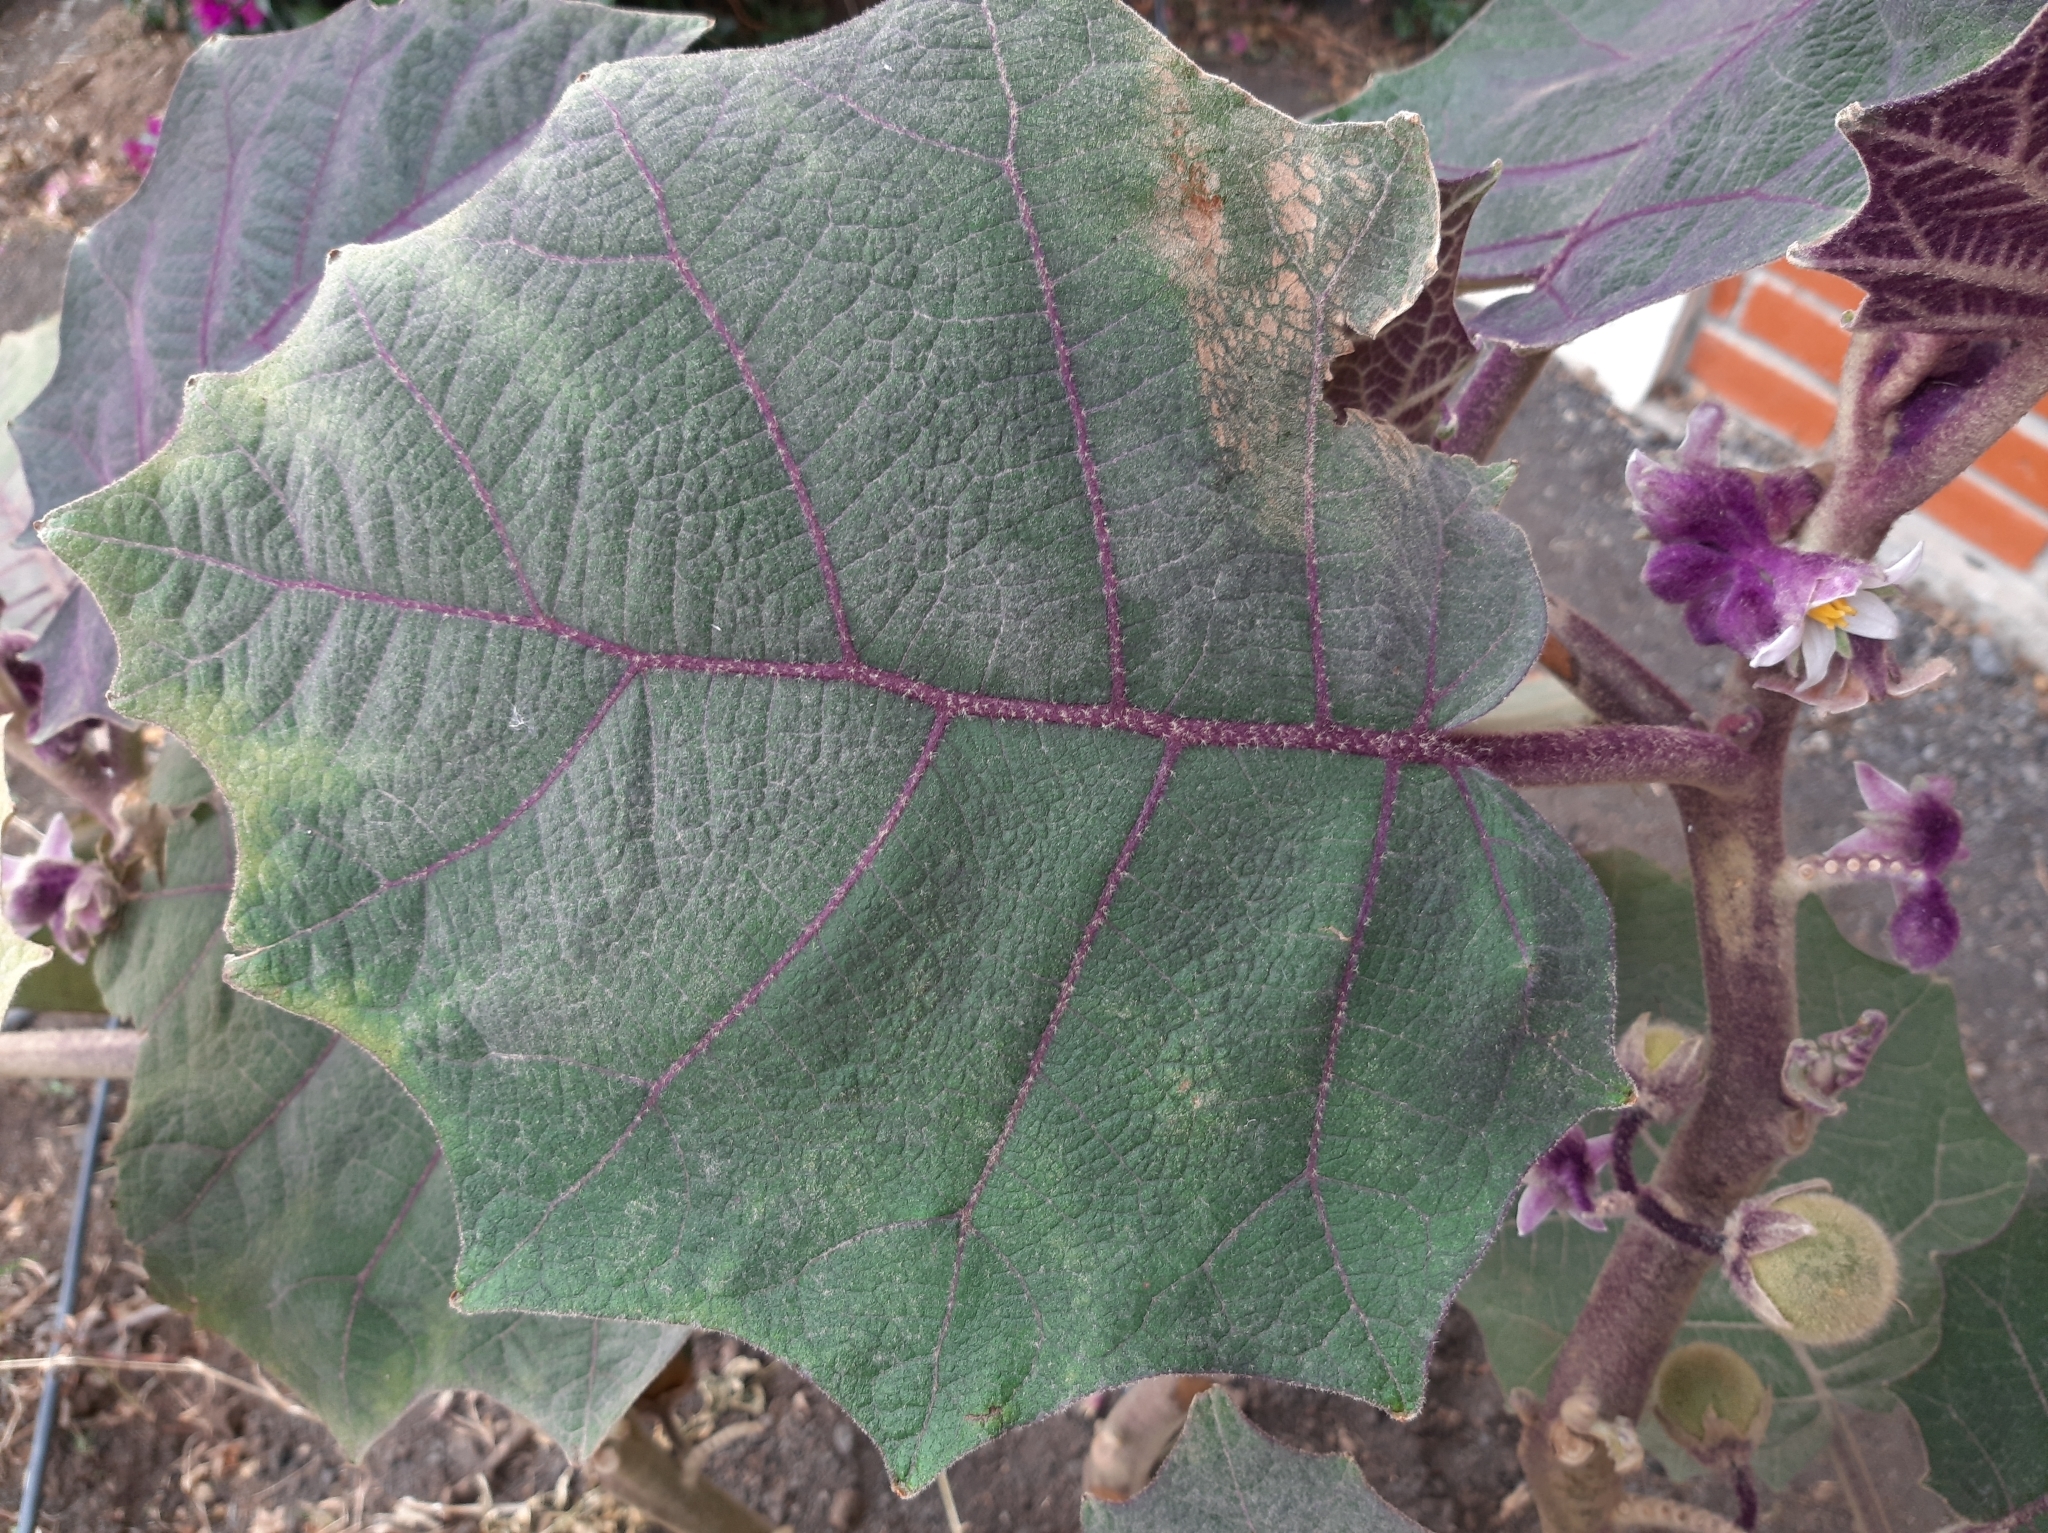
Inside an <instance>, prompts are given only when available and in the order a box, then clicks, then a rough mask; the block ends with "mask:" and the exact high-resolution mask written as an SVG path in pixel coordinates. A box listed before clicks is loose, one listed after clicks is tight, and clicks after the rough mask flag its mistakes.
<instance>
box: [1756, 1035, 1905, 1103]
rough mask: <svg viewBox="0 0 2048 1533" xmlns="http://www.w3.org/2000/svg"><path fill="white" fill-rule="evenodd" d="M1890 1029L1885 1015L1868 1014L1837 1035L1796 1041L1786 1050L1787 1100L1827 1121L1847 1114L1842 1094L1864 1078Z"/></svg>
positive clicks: (1782, 1074) (1785, 1086)
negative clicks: (1843, 1113) (1841, 1114)
mask: <svg viewBox="0 0 2048 1533" xmlns="http://www.w3.org/2000/svg"><path fill="white" fill-rule="evenodd" d="M1890 1028H1891V1022H1890V1019H1888V1018H1887V1017H1886V1016H1885V1014H1884V1013H1883V1012H1881V1011H1866V1012H1864V1013H1863V1015H1862V1016H1860V1017H1858V1018H1857V1019H1856V1020H1855V1021H1854V1022H1851V1023H1850V1024H1849V1025H1848V1026H1847V1027H1844V1028H1841V1029H1839V1030H1837V1031H1835V1032H1832V1033H1822V1034H1821V1035H1820V1036H1819V1037H1818V1038H1794V1039H1793V1040H1792V1042H1791V1043H1790V1044H1789V1045H1788V1046H1787V1047H1786V1049H1785V1068H1784V1070H1783V1072H1782V1073H1781V1076H1780V1080H1781V1083H1782V1085H1783V1088H1784V1092H1785V1100H1786V1101H1788V1102H1791V1103H1792V1104H1794V1105H1795V1106H1798V1107H1803V1108H1805V1109H1806V1110H1807V1111H1808V1112H1810V1113H1818V1114H1819V1115H1820V1116H1822V1117H1824V1118H1832V1117H1834V1116H1835V1115H1836V1114H1837V1113H1841V1112H1845V1111H1847V1109H1846V1108H1844V1107H1843V1105H1842V1103H1841V1101H1840V1100H1839V1098H1840V1097H1841V1094H1842V1093H1843V1092H1845V1091H1847V1090H1848V1089H1849V1088H1850V1087H1851V1086H1854V1085H1855V1084H1856V1083H1857V1082H1858V1081H1860V1080H1862V1079H1863V1075H1864V1072H1865V1071H1866V1070H1868V1069H1869V1068H1870V1061H1871V1059H1872V1057H1873V1056H1874V1055H1875V1054H1876V1053H1877V1046H1878V1045H1879V1044H1880V1043H1883V1042H1884V1035H1885V1033H1886V1032H1888V1031H1889V1030H1890Z"/></svg>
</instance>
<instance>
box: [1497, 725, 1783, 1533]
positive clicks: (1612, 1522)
mask: <svg viewBox="0 0 2048 1533" xmlns="http://www.w3.org/2000/svg"><path fill="white" fill-rule="evenodd" d="M1760 695H1761V698H1762V701H1761V704H1760V707H1759V713H1758V723H1757V727H1756V729H1755V730H1754V732H1753V734H1752V735H1751V738H1750V739H1749V740H1748V741H1747V743H1746V749H1745V752H1744V753H1745V754H1746V755H1747V756H1748V757H1749V759H1750V770H1749V771H1748V772H1746V773H1745V774H1743V775H1741V776H1740V777H1735V778H1731V779H1730V780H1729V781H1728V783H1727V784H1725V785H1724V787H1723V789H1722V791H1720V792H1707V791H1703V790H1701V789H1700V788H1698V787H1692V786H1674V788H1673V794H1672V796H1673V798H1674V799H1675V800H1676V801H1677V805H1678V810H1679V814H1680V816H1681V817H1682V820H1683V823H1684V828H1685V835H1686V847H1687V852H1688V855H1689V857H1690V860H1691V864H1692V873H1693V893H1694V900H1695V902H1696V905H1697V920H1698V929H1699V941H1700V959H1701V965H1702V969H1703V972H1704V977H1705V980H1706V991H1707V1013H1708V1018H1709V1022H1708V1028H1709V1036H1710V1039H1711V1043H1710V1047H1709V1051H1708V1055H1707V1059H1708V1072H1707V1082H1706V1092H1705V1095H1704V1097H1703V1098H1702V1100H1701V1102H1700V1105H1699V1106H1698V1107H1697V1108H1696V1109H1695V1110H1694V1111H1693V1113H1692V1114H1691V1116H1690V1117H1688V1118H1687V1119H1686V1121H1685V1123H1684V1124H1683V1125H1682V1126H1681V1127H1680V1129H1679V1131H1678V1133H1677V1134H1676V1135H1675V1136H1674V1137H1673V1139H1672V1141H1671V1145H1670V1148H1669V1149H1668V1150H1667V1151H1666V1153H1665V1155H1664V1158H1663V1159H1662V1161H1661V1162H1659V1164H1658V1167H1657V1171H1656V1175H1655V1176H1654V1177H1653V1178H1652V1179H1651V1183H1650V1185H1649V1187H1647V1188H1646V1189H1644V1191H1643V1192H1642V1194H1641V1195H1640V1197H1639V1198H1638V1203H1639V1206H1640V1205H1641V1204H1642V1203H1643V1202H1644V1201H1645V1200H1648V1199H1656V1200H1658V1203H1659V1205H1660V1206H1661V1207H1662V1208H1663V1209H1665V1210H1666V1211H1669V1212H1671V1213H1672V1214H1673V1222H1674V1223H1683V1224H1686V1225H1689V1226H1692V1227H1695V1228H1700V1227H1704V1228H1706V1229H1709V1230H1711V1229H1715V1228H1718V1227H1719V1226H1720V1224H1721V1223H1722V1222H1723V1221H1724V1220H1725V1219H1726V1218H1727V1216H1728V1215H1729V1213H1730V1212H1732V1211H1733V1209H1734V1207H1735V1205H1736V1204H1737V1203H1738V1202H1740V1201H1741V1200H1742V1199H1743V1198H1745V1197H1747V1196H1749V1195H1750V1194H1752V1193H1753V1192H1755V1191H1756V1190H1757V1189H1758V1188H1759V1187H1761V1186H1762V1185H1763V1183H1764V1180H1765V1179H1766V1178H1767V1177H1768V1176H1769V1175H1770V1173H1771V1170H1772V1168H1773V1167H1775V1166H1776V1165H1777V1164H1778V1162H1779V1161H1780V1160H1782V1159H1783V1158H1784V1155H1785V1153H1786V1139H1785V1133H1786V1130H1785V1120H1786V1115H1787V1112H1788V1109H1787V1108H1786V1106H1785V1104H1784V1103H1783V1101H1782V1100H1781V1099H1780V1097H1779V1092H1778V1081H1779V1073H1780V1070H1781V1069H1782V1067H1783V1064H1784V1058H1785V1047H1786V1045H1787V1044H1789V1043H1790V1042H1791V1041H1792V1039H1793V1038H1794V1037H1795V1036H1796V1035H1797V1033H1798V999H1797V982H1796V974H1795V970H1794V961H1793V945H1792V939H1793V908H1794V904H1795V896H1794V895H1793V894H1792V892H1791V891H1790V890H1789V888H1788V887H1787V885H1786V883H1785V881H1784V879H1783V878H1782V877H1781V876H1780V874H1781V870H1782V868H1783V866H1784V861H1785V844H1784V842H1785V837H1784V825H1783V797H1784V767H1785V747H1786V744H1787V742H1788V740H1789V738H1790V736H1791V731H1792V724H1793V721H1794V718H1795V717H1796V715H1797V712H1798V705H1797V704H1796V703H1794V702H1793V701H1792V700H1791V699H1790V698H1786V697H1782V696H1778V695H1775V694H1770V693H1765V694H1760ZM1705 737H1706V738H1709V739H1718V738H1720V737H1719V736H1713V735H1707V736H1705ZM1704 1244H1705V1242H1691V1241H1687V1242H1684V1243H1681V1241H1680V1240H1679V1239H1677V1238H1674V1236H1673V1235H1672V1234H1667V1233H1665V1232H1664V1231H1662V1230H1660V1229H1658V1228H1655V1227H1654V1226H1653V1225H1652V1224H1650V1223H1648V1222H1645V1221H1643V1220H1631V1221H1630V1222H1629V1224H1628V1225H1627V1227H1626V1228H1624V1229H1623V1231H1622V1233H1621V1236H1620V1238H1619V1239H1618V1240H1617V1241H1616V1242H1615V1244H1614V1249H1613V1250H1612V1251H1611V1252H1610V1253H1609V1255H1608V1258H1607V1263H1606V1265H1605V1266H1604V1267H1603V1268H1602V1269H1601V1272H1600V1276H1599V1279H1598V1280H1597V1281H1596V1282H1595V1284H1594V1287H1593V1294H1592V1297H1591V1298H1590V1299H1589V1300H1588V1301H1587V1303H1586V1307H1585V1309H1584V1310H1583V1311H1581V1313H1580V1315H1579V1319H1578V1323H1577V1324H1576V1325H1575V1326H1574V1327H1573V1329H1572V1334H1571V1336H1570V1337H1569V1338H1567V1340H1566V1341H1565V1344H1564V1348H1563V1350H1562V1351H1561V1352H1560V1353H1559V1355H1558V1360H1557V1364H1556V1366H1555V1368H1554V1369H1553V1370H1552V1372H1551V1376H1550V1392H1549V1396H1548V1398H1547V1399H1546V1400H1545V1402H1544V1407H1543V1418H1544V1420H1543V1426H1544V1427H1545V1428H1548V1429H1547V1430H1546V1429H1537V1430H1529V1431H1524V1432H1523V1434H1522V1443H1521V1456H1522V1463H1523V1467H1524V1468H1525V1469H1526V1470H1527V1471H1528V1475H1529V1484H1530V1487H1531V1489H1532V1490H1533V1491H1534V1492H1535V1495H1536V1501H1537V1506H1538V1509H1539V1510H1540V1511H1541V1513H1542V1516H1543V1526H1544V1529H1545V1533H1599V1530H1602V1529H1604V1528H1607V1527H1613V1526H1618V1525H1621V1517H1620V1514H1619V1511H1618V1509H1619V1508H1620V1506H1621V1505H1622V1502H1623V1495H1622V1489H1621V1483H1620V1479H1619V1477H1618V1476H1617V1474H1616V1473H1615V1469H1614V1465H1613V1462H1612V1460H1610V1459H1609V1458H1608V1457H1607V1455H1606V1453H1605V1452H1604V1451H1596V1452H1594V1453H1593V1454H1592V1455H1591V1456H1590V1457H1589V1458H1587V1459H1586V1460H1585V1461H1584V1462H1583V1463H1578V1464H1571V1465H1567V1464H1563V1463H1561V1462H1559V1460H1558V1459H1557V1457H1556V1455H1555V1453H1554V1451H1553V1446H1552V1444H1553V1439H1554V1435H1555V1431H1556V1429H1557V1428H1558V1426H1559V1425H1560V1423H1558V1420H1557V1417H1558V1412H1559V1409H1560V1407H1561V1406H1562V1405H1563V1404H1564V1402H1565V1401H1566V1400H1568V1399H1570V1398H1571V1397H1572V1396H1573V1395H1575V1394H1590V1395H1591V1396H1592V1397H1593V1398H1594V1399H1595V1400H1596V1401H1597V1402H1598V1407H1599V1413H1600V1415H1602V1416H1603V1417H1614V1416H1624V1417H1627V1418H1629V1419H1630V1420H1634V1419H1636V1418H1637V1417H1639V1416H1640V1415H1641V1414H1642V1411H1643V1407H1644V1404H1645V1403H1646V1401H1647V1400H1648V1399H1649V1394H1650V1388H1651V1385H1652V1384H1653V1382H1654V1381H1655V1379H1656V1374H1657V1366H1658V1364H1659V1363H1660V1362H1661V1361H1662V1360H1663V1358H1664V1355H1665V1353H1666V1352H1667V1351H1668V1350H1669V1349H1670V1346H1671V1342H1672V1339H1673V1338H1674V1337H1675V1336H1676V1335H1677V1333H1678V1328H1679V1325H1680V1324H1681V1323H1682V1322H1683V1321H1684V1319H1685V1315H1686V1311H1687V1310H1688V1309H1690V1308H1691V1305H1692V1298H1693V1294H1694V1292H1695V1291H1696V1290H1697V1289H1698V1287H1699V1284H1700V1282H1701V1280H1702V1279H1703V1278H1705V1277H1706V1276H1707V1274H1708V1273H1709V1272H1710V1271H1711V1270H1712V1268H1713V1267H1714V1266H1715V1265H1716V1259H1715V1256H1714V1255H1713V1254H1712V1253H1711V1252H1709V1251H1707V1250H1704V1249H1701V1246H1703V1245H1704Z"/></svg>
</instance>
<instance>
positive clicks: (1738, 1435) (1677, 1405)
mask: <svg viewBox="0 0 2048 1533" xmlns="http://www.w3.org/2000/svg"><path fill="white" fill-rule="evenodd" d="M1654 1399H1655V1402H1656V1411H1657V1420H1658V1421H1659V1422H1661V1423H1662V1424H1663V1427H1664V1430H1665V1431H1666V1432H1668V1433H1670V1434H1671V1440H1672V1441H1673V1442H1675V1443H1677V1444H1678V1445H1679V1446H1680V1447H1681V1448H1683V1449H1685V1451H1686V1452H1688V1453H1690V1454H1691V1455H1692V1456H1693V1457H1694V1458H1697V1459H1699V1460H1700V1461H1701V1462H1702V1463H1705V1464H1708V1465H1710V1466H1716V1465H1719V1464H1721V1463H1723V1462H1725V1461H1728V1460H1730V1459H1747V1458H1748V1456H1749V1450H1750V1448H1751V1447H1752V1446H1753V1445H1754V1444H1756V1443H1758V1442H1761V1441H1762V1440H1763V1435H1764V1430H1765V1428H1766V1427H1768V1426H1769V1425H1770V1421H1771V1391H1770V1389H1769V1388H1768V1387H1767V1386H1766V1385H1765V1384H1764V1381H1763V1380H1762V1379H1760V1378H1758V1377H1757V1371H1756V1370H1755V1369H1754V1368H1752V1367H1750V1366H1749V1364H1748V1362H1746V1361H1745V1360H1744V1359H1743V1358H1742V1357H1741V1356H1740V1355H1739V1354H1737V1353H1735V1352H1732V1351H1730V1350H1729V1349H1728V1348H1727V1347H1723V1346H1720V1345H1717V1344H1716V1343H1714V1342H1706V1341H1696V1342H1693V1343H1691V1344H1690V1345H1688V1346H1683V1347H1680V1348H1679V1349H1678V1350H1677V1351H1675V1352H1673V1353H1672V1354H1671V1355H1670V1356H1669V1357H1667V1358H1665V1359H1664V1365H1663V1366H1662V1367H1661V1368H1659V1369H1658V1370H1657V1387H1656V1390H1655V1392H1654Z"/></svg>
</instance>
